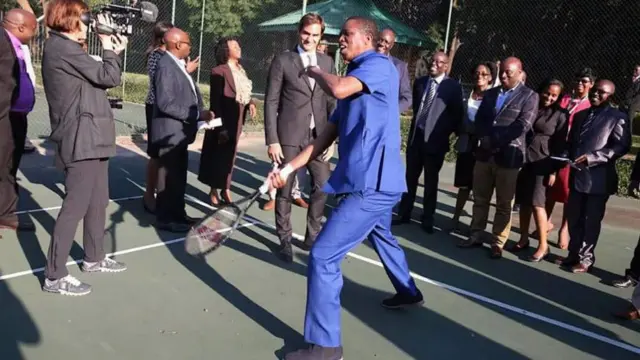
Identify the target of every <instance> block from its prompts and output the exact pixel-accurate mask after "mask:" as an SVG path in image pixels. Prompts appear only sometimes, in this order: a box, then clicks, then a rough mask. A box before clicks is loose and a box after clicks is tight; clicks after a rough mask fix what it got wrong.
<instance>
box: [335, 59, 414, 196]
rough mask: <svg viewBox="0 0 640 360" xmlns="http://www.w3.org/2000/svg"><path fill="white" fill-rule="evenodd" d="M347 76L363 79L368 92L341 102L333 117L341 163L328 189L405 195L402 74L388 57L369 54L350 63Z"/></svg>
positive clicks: (340, 192)
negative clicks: (400, 118) (400, 96)
mask: <svg viewBox="0 0 640 360" xmlns="http://www.w3.org/2000/svg"><path fill="white" fill-rule="evenodd" d="M347 76H353V77H355V78H357V79H358V80H360V81H361V82H362V84H363V86H364V90H363V91H362V92H360V93H357V94H354V95H351V96H350V97H348V98H346V99H342V100H338V106H337V108H336V110H335V112H334V113H333V115H332V117H331V120H330V121H331V122H332V123H333V124H335V125H336V127H337V129H338V134H339V138H340V142H339V143H338V164H337V165H336V168H335V169H334V171H333V173H332V174H331V177H330V178H329V181H328V182H327V183H326V184H325V186H324V189H323V190H324V191H325V192H327V193H335V194H347V193H353V192H361V191H365V190H375V191H381V192H388V193H403V192H405V191H406V190H407V186H406V181H405V176H404V173H405V169H404V164H403V163H402V157H401V155H400V144H401V136H400V122H399V121H398V113H399V111H398V88H399V80H398V79H399V78H398V71H397V70H396V68H395V66H393V64H392V63H391V62H390V61H389V59H388V58H387V57H386V56H385V55H382V54H378V53H376V52H375V51H373V50H370V51H367V52H365V53H363V54H360V55H358V56H357V57H356V58H355V59H353V60H352V61H351V62H350V63H349V66H348V68H347Z"/></svg>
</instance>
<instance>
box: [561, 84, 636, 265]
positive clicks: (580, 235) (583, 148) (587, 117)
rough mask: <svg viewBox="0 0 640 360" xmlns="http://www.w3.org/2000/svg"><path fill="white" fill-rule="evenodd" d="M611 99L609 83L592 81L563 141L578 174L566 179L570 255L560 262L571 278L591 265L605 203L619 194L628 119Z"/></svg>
mask: <svg viewBox="0 0 640 360" xmlns="http://www.w3.org/2000/svg"><path fill="white" fill-rule="evenodd" d="M614 93H615V85H614V84H613V83H612V82H611V81H609V80H599V81H597V82H596V85H595V86H594V87H593V88H592V89H591V91H590V92H589V102H590V103H591V107H590V108H589V109H586V110H583V111H580V112H578V113H576V114H575V115H574V118H573V124H572V126H571V131H570V132H569V136H568V140H567V149H568V158H569V159H572V160H573V161H574V163H575V165H576V166H577V167H578V168H579V169H580V170H579V171H578V170H577V169H573V168H572V169H571V173H570V175H569V201H568V203H567V212H566V213H567V221H568V223H569V236H570V239H569V255H568V256H567V257H566V258H565V259H564V260H563V261H562V266H565V267H568V268H569V269H570V270H571V271H572V272H573V273H584V272H587V271H589V270H590V269H591V267H592V266H593V264H594V263H595V255H594V251H595V248H596V245H597V243H598V237H599V236H600V227H601V222H602V219H603V218H604V213H605V210H606V206H607V201H608V200H609V196H611V195H613V194H615V193H616V191H617V189H618V174H617V172H616V161H617V160H618V159H619V158H621V157H622V156H623V155H625V154H626V153H627V152H629V149H631V129H630V126H629V117H628V116H627V114H625V113H623V112H622V111H620V110H618V109H615V108H613V107H611V105H610V103H609V101H610V98H611V97H612V96H613V94H614Z"/></svg>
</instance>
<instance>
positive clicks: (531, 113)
mask: <svg viewBox="0 0 640 360" xmlns="http://www.w3.org/2000/svg"><path fill="white" fill-rule="evenodd" d="M500 90H501V87H500V86H497V87H494V88H492V89H489V90H487V91H485V93H484V96H483V98H482V103H480V107H479V108H478V112H477V113H476V119H475V124H476V135H477V137H478V139H482V138H483V137H488V138H489V139H490V144H491V148H490V149H489V150H486V149H482V148H480V147H479V148H478V149H477V150H476V158H477V159H478V160H479V161H489V160H490V159H491V158H493V160H494V161H495V163H496V164H497V165H498V166H501V167H505V168H510V169H518V168H520V167H522V165H523V164H524V162H525V150H526V149H525V148H526V141H525V140H526V134H527V132H528V131H529V129H531V126H532V125H533V121H534V120H535V118H536V116H537V114H538V102H539V100H538V99H539V97H538V94H537V93H536V92H534V91H533V90H531V89H530V88H528V87H527V86H525V85H524V84H520V85H518V87H517V88H516V89H514V90H513V91H514V93H513V94H512V95H511V97H510V98H509V99H507V100H506V101H505V102H504V104H503V105H502V108H501V109H500V110H499V111H497V112H496V102H497V100H498V95H500Z"/></svg>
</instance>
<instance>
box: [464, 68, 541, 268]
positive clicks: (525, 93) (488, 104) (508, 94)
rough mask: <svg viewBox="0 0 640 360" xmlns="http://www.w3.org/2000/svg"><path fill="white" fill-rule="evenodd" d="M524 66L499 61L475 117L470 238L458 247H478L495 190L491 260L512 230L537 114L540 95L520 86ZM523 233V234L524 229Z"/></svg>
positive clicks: (497, 253)
mask: <svg viewBox="0 0 640 360" xmlns="http://www.w3.org/2000/svg"><path fill="white" fill-rule="evenodd" d="M522 73H523V72H522V62H521V61H520V59H518V58H516V57H509V58H507V59H505V60H504V61H501V62H500V73H499V74H500V82H501V86H498V87H494V88H492V89H489V90H487V91H486V92H485V93H484V96H483V98H482V103H480V107H479V108H478V112H477V113H476V118H475V125H476V133H477V136H478V138H479V139H480V141H479V144H478V149H477V150H476V159H477V161H476V165H475V167H474V172H473V196H474V204H473V217H472V220H471V236H470V237H469V238H468V239H465V240H463V241H462V242H461V243H460V244H459V246H460V247H465V248H470V247H475V246H482V238H481V237H482V233H483V232H484V229H485V227H486V226H487V221H488V218H489V206H490V201H491V197H492V195H493V192H494V190H495V192H496V213H495V216H494V219H493V229H492V235H493V238H492V241H491V258H493V259H499V258H501V257H502V249H503V247H504V245H505V244H506V242H507V240H508V239H509V233H510V231H511V213H512V208H513V200H514V196H515V191H516V180H517V178H518V172H519V171H520V168H521V167H522V165H523V164H524V161H525V145H526V144H525V142H526V141H525V140H526V139H525V136H526V133H527V132H528V131H529V129H531V126H532V124H533V120H534V119H535V117H536V115H537V113H538V101H539V100H538V94H537V93H536V92H534V91H533V90H531V89H530V88H528V87H527V86H526V85H524V84H523V83H522ZM523 231H526V230H523Z"/></svg>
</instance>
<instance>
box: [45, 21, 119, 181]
mask: <svg viewBox="0 0 640 360" xmlns="http://www.w3.org/2000/svg"><path fill="white" fill-rule="evenodd" d="M121 71H122V59H121V58H120V56H118V55H116V53H114V52H113V51H109V50H106V51H104V53H103V55H102V61H97V60H95V59H93V58H92V57H91V56H89V54H87V52H86V51H84V50H83V49H82V47H81V45H80V44H79V43H77V42H75V41H73V40H70V39H69V38H67V37H66V36H65V35H62V34H60V33H58V32H56V31H49V38H48V39H47V41H46V42H45V44H44V50H43V56H42V83H43V85H44V93H45V95H46V97H47V103H48V104H49V121H50V122H51V136H50V137H49V138H50V139H51V141H52V142H54V143H55V144H56V147H57V151H56V165H57V166H58V167H59V168H62V169H63V168H65V167H66V165H67V164H69V163H71V162H74V161H80V160H89V159H100V158H108V157H112V156H114V155H115V154H116V127H115V121H114V118H113V112H112V111H111V105H110V104H109V100H108V98H107V92H106V90H107V89H109V88H113V87H116V86H118V85H120V79H121Z"/></svg>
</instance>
